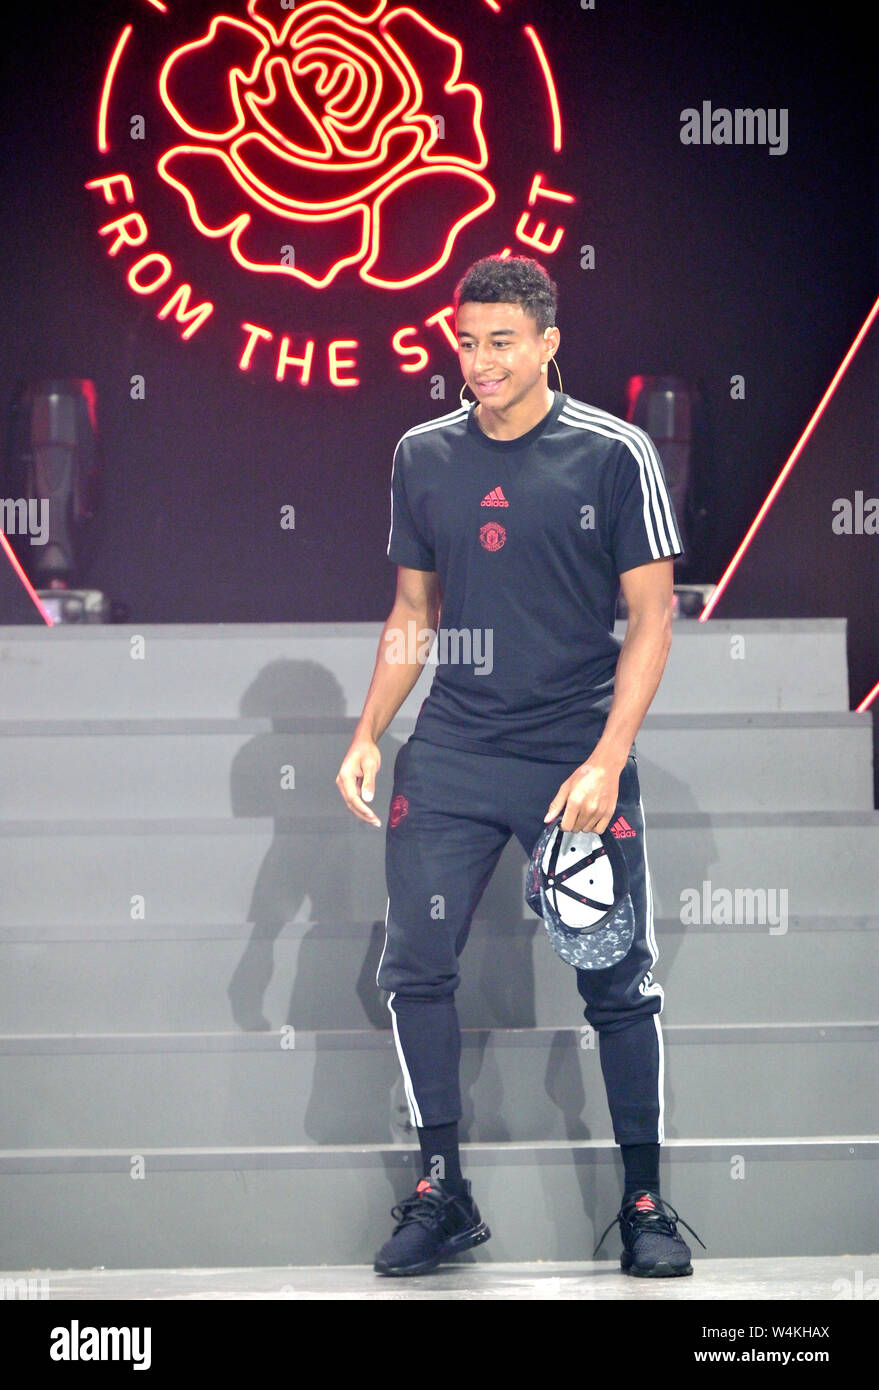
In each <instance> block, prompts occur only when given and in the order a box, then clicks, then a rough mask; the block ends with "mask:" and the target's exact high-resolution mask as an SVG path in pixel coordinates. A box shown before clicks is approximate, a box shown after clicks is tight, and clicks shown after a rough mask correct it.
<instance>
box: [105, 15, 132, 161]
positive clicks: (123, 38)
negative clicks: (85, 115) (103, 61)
mask: <svg viewBox="0 0 879 1390" xmlns="http://www.w3.org/2000/svg"><path fill="white" fill-rule="evenodd" d="M133 30H134V25H133V24H126V26H125V28H124V29H123V30H122V33H121V34H120V35H119V38H118V39H117V41H116V47H115V48H114V49H113V56H112V57H111V59H110V63H109V66H108V68H107V72H106V75H105V77H104V85H103V87H102V88H101V101H100V105H99V106H98V149H99V150H100V152H101V154H107V153H108V152H109V149H110V146H109V145H108V143H107V107H108V106H109V103H110V88H111V87H112V85H113V78H114V77H115V76H116V69H117V68H118V66H119V59H120V58H121V57H122V50H123V48H124V47H125V45H126V44H127V42H128V40H129V38H130V37H131V34H132V32H133Z"/></svg>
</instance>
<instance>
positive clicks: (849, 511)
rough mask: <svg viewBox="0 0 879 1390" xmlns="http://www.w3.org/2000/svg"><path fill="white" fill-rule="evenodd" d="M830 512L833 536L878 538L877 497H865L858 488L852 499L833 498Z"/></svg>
mask: <svg viewBox="0 0 879 1390" xmlns="http://www.w3.org/2000/svg"><path fill="white" fill-rule="evenodd" d="M832 511H833V520H832V522H831V523H830V529H831V531H832V532H833V534H834V535H835V536H879V497H865V495H864V493H863V492H862V491H861V489H860V488H858V489H857V491H856V492H855V495H854V497H853V498H852V497H835V498H834V499H833V507H832Z"/></svg>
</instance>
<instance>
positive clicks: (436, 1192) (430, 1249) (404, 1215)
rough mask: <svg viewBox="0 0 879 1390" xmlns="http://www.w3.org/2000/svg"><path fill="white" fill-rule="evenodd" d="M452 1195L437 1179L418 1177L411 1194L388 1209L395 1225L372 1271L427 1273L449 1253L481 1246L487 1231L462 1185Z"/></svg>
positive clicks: (455, 1253)
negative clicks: (459, 1192)
mask: <svg viewBox="0 0 879 1390" xmlns="http://www.w3.org/2000/svg"><path fill="white" fill-rule="evenodd" d="M465 1186H466V1188H467V1192H466V1195H465V1196H463V1197H456V1196H455V1194H454V1193H452V1192H447V1191H445V1189H444V1188H443V1185H442V1183H441V1182H438V1181H435V1180H434V1179H432V1178H422V1179H421V1182H420V1183H419V1184H418V1186H417V1187H416V1189H415V1191H414V1193H413V1194H412V1196H411V1197H407V1198H406V1200H405V1202H401V1203H400V1204H399V1206H396V1207H394V1208H393V1210H392V1211H391V1216H393V1217H395V1218H396V1221H397V1225H396V1226H395V1227H394V1234H393V1235H392V1236H391V1239H390V1240H389V1241H386V1242H385V1244H384V1245H383V1246H382V1248H381V1250H380V1251H379V1252H378V1254H377V1255H376V1257H375V1264H374V1266H373V1268H374V1269H375V1272H376V1274H397V1275H400V1274H428V1273H429V1272H430V1270H432V1269H436V1267H437V1265H438V1264H439V1263H440V1261H441V1260H444V1259H446V1258H447V1257H448V1256H449V1255H459V1254H460V1253H461V1251H462V1250H469V1249H470V1247H471V1245H482V1243H483V1241H486V1240H488V1239H489V1238H490V1236H491V1231H490V1230H489V1229H488V1227H487V1226H486V1224H485V1222H484V1221H483V1220H482V1217H481V1216H480V1215H479V1208H478V1207H477V1205H476V1203H475V1202H474V1200H473V1198H472V1197H471V1195H470V1184H469V1182H468V1183H466V1184H465Z"/></svg>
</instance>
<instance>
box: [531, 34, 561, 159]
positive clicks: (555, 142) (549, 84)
mask: <svg viewBox="0 0 879 1390" xmlns="http://www.w3.org/2000/svg"><path fill="white" fill-rule="evenodd" d="M525 33H526V34H527V35H528V37H529V39H530V40H531V42H532V44H533V45H534V51H535V53H536V54H537V60H538V62H539V63H540V66H541V68H542V69H543V76H544V80H545V81H546V89H547V92H548V93H549V105H550V109H551V111H552V147H553V149H554V150H555V151H556V153H558V151H559V150H560V149H561V147H562V113H561V109H560V107H559V98H558V92H557V91H556V87H555V80H554V78H553V75H552V73H551V72H550V68H549V63H548V62H547V59H546V54H545V53H544V51H543V44H542V43H541V42H540V39H539V38H538V37H537V34H536V32H535V29H534V25H533V24H526V25H525Z"/></svg>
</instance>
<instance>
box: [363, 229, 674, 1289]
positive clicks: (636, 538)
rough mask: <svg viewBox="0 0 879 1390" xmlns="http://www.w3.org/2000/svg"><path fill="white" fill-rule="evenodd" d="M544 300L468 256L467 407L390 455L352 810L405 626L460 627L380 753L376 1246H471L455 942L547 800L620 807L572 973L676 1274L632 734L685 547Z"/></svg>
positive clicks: (393, 692)
mask: <svg viewBox="0 0 879 1390" xmlns="http://www.w3.org/2000/svg"><path fill="white" fill-rule="evenodd" d="M556 299H557V295H556V287H555V285H554V284H553V282H552V281H551V280H550V278H549V276H548V275H547V274H546V272H545V271H544V270H543V268H542V267H541V266H539V265H538V264H537V263H536V262H535V261H533V260H530V259H529V258H527V257H519V256H511V257H509V258H506V259H504V258H501V257H487V258H485V259H484V260H481V261H477V262H476V264H475V265H473V266H471V268H470V269H469V270H468V272H467V273H466V274H465V276H464V277H463V280H462V281H461V282H460V284H459V285H458V287H457V290H456V292H455V311H456V319H455V322H456V333H457V340H458V354H459V360H460V364H461V370H462V373H463V376H464V381H465V383H466V385H467V386H468V387H469V388H470V390H471V391H472V393H473V395H474V397H475V404H473V403H472V402H466V403H464V402H462V406H461V408H460V409H458V410H454V411H452V412H451V413H450V414H447V415H444V416H442V417H440V418H439V419H435V420H428V421H426V422H424V423H423V424H420V425H416V426H415V427H414V428H412V429H410V430H409V431H407V433H406V434H404V435H403V437H402V439H401V440H400V442H399V444H398V445H397V448H396V451H395V454H394V463H393V468H392V481H391V527H390V536H389V542H388V556H389V558H390V559H391V560H392V561H394V562H395V563H396V564H397V566H398V569H397V590H396V597H395V600H394V605H393V607H392V609H391V612H390V614H389V616H388V619H387V622H386V624H385V628H384V631H383V633H382V638H381V641H380V644H379V653H378V657H377V660H376V665H375V671H374V674H373V678H372V682H371V684H370V687H369V691H368V693H367V696H366V701H365V704H364V709H363V713H362V716H361V718H360V720H359V722H358V725H357V729H356V731H355V734H354V738H353V741H352V743H351V746H350V748H349V750H348V753H347V754H346V756H345V759H344V761H343V763H342V766H341V768H340V770H339V773H338V776H337V778H336V782H337V784H338V786H339V789H340V791H341V794H342V796H343V798H344V800H345V802H346V804H347V805H348V807H349V808H350V810H351V811H352V812H353V813H354V814H355V815H357V816H359V817H360V818H361V819H362V820H365V821H366V822H367V823H368V824H370V825H375V826H379V825H380V821H379V819H378V817H377V816H376V815H375V813H374V812H373V811H372V810H371V809H370V807H369V805H368V803H369V802H370V801H371V800H372V799H373V796H374V792H375V783H376V777H377V774H378V771H379V767H380V764H381V756H380V753H379V749H378V740H379V739H380V738H381V735H382V734H383V732H384V731H385V729H387V727H388V725H389V724H390V723H391V720H392V719H393V717H394V715H395V714H396V712H397V710H398V709H399V708H400V705H401V704H402V703H403V701H404V700H405V698H406V696H407V695H408V693H409V691H410V690H411V689H412V687H413V685H414V684H415V681H416V680H417V679H418V676H419V674H420V672H421V665H422V664H423V662H424V660H425V656H426V650H425V648H426V643H425V642H423V641H420V642H418V643H417V644H416V643H413V642H411V641H410V642H408V643H405V644H401V641H400V640H399V639H400V637H401V634H413V633H415V634H423V633H424V632H425V630H430V631H436V625H437V618H438V616H439V612H440V606H442V616H443V628H442V629H441V630H440V632H439V638H442V637H443V635H444V634H454V636H455V645H454V647H453V645H452V643H451V642H446V643H445V644H444V645H445V647H446V653H445V659H443V650H442V645H440V646H439V651H438V656H439V658H440V659H439V662H438V665H437V668H436V674H435V676H434V681H433V684H432V687H431V690H430V693H429V695H428V697H427V699H426V700H425V701H424V703H423V705H422V707H421V710H420V713H419V716H418V719H417V721H416V726H415V730H414V732H413V734H412V736H411V738H410V739H409V740H408V741H407V743H406V744H404V745H403V746H402V747H401V748H400V749H399V751H398V754H397V758H396V762H395V766H394V784H393V797H392V801H391V809H390V816H389V826H388V830H387V835H386V873H387V882H388V911H387V918H386V941H385V949H384V953H383V956H382V960H381V964H380V966H379V971H378V984H379V985H380V986H381V987H382V988H383V989H385V990H387V991H388V992H389V1000H388V1004H389V1008H390V1013H391V1020H392V1025H393V1030H394V1037H395V1041H396V1045H397V1051H398V1056H399V1060H400V1064H401V1068H402V1072H403V1079H404V1084H405V1089H406V1095H407V1099H408V1103H409V1109H410V1113H411V1116H412V1122H413V1124H414V1125H415V1127H416V1129H417V1132H418V1139H419V1144H420V1146H421V1153H422V1161H423V1165H424V1166H423V1174H424V1176H423V1178H422V1180H421V1181H420V1182H419V1183H418V1186H417V1188H416V1191H415V1193H414V1194H413V1196H412V1197H410V1198H408V1199H407V1200H406V1201H405V1202H403V1203H402V1204H401V1205H400V1206H398V1207H395V1208H394V1213H393V1215H394V1216H396V1217H397V1218H398V1221H397V1225H396V1228H395V1230H394V1233H393V1236H392V1238H391V1239H390V1240H389V1241H388V1242H387V1243H386V1244H385V1245H384V1246H383V1248H382V1250H381V1251H380V1252H379V1254H378V1256H377V1258H376V1262H375V1268H376V1270H377V1272H379V1273H381V1274H388V1275H408V1274H422V1273H425V1272H427V1271H428V1270H430V1269H434V1268H435V1267H436V1266H437V1264H438V1263H439V1262H440V1261H441V1260H442V1259H444V1258H446V1257H447V1256H449V1255H451V1254H455V1253H457V1252H459V1251H461V1250H465V1249H467V1248H469V1247H470V1246H473V1245H477V1244H479V1243H481V1242H482V1241H484V1240H487V1239H488V1238H489V1235H490V1232H489V1231H488V1228H487V1227H486V1225H485V1223H484V1222H483V1221H482V1218H481V1216H480V1213H479V1210H478V1208H477V1206H476V1204H475V1202H474V1200H473V1198H472V1195H471V1191H470V1184H469V1182H468V1181H467V1180H466V1179H465V1178H464V1176H463V1174H462V1172H461V1161H460V1151H459V1146H458V1121H459V1119H460V1116H461V1096H460V1085H459V1075H458V1072H459V1060H460V1032H459V1027H458V1019H457V1014H456V1010H455V1000H454V995H455V989H456V988H457V985H458V982H459V975H458V956H459V955H460V953H461V951H462V949H463V946H464V944H465V942H466V939H467V934H468V932H469V928H470V923H471V919H472V917H473V913H474V911H475V909H476V906H477V904H478V902H479V899H480V897H481V895H482V892H483V890H484V888H485V886H486V883H487V882H488V880H489V878H490V876H491V874H492V871H493V870H494V867H495V865H496V864H497V861H498V858H499V857H500V854H501V851H502V850H503V848H504V846H505V844H506V843H507V842H508V840H509V839H510V836H511V835H512V834H515V835H516V837H517V838H518V840H519V842H520V843H521V845H522V847H523V849H524V850H525V851H526V853H527V854H528V855H530V854H531V852H532V848H533V846H534V845H535V843H536V841H537V839H538V837H539V835H540V833H541V831H542V829H543V827H544V823H545V822H547V821H549V820H552V819H553V818H555V817H556V816H557V815H558V814H559V813H562V812H563V817H562V821H561V826H562V829H563V830H574V831H583V830H593V831H596V832H598V833H599V834H601V833H602V832H603V831H605V830H606V829H607V827H608V826H610V825H614V826H615V825H616V824H617V823H618V822H619V823H620V825H621V827H622V828H623V833H624V835H625V838H622V839H620V841H619V843H620V847H621V849H622V850H623V852H624V854H625V856H626V862H627V867H628V873H629V880H630V892H631V896H632V903H633V908H634V912H635V920H636V933H635V939H634V942H633V945H632V947H631V949H630V951H629V952H628V954H627V956H626V957H625V959H624V960H622V961H619V962H618V963H617V964H616V965H613V966H610V967H608V968H607V969H603V970H577V972H576V979H577V987H578V989H579V992H580V995H581V997H582V998H583V1000H584V1002H585V1011H584V1012H585V1017H586V1019H587V1020H588V1022H589V1023H590V1024H591V1025H592V1027H594V1028H595V1029H596V1031H597V1033H598V1037H599V1050H600V1059H601V1067H602V1073H603V1076H604V1081H605V1086H606V1090H607V1098H608V1105H609V1109H610V1113H611V1117H612V1120H613V1127H614V1138H615V1140H616V1142H617V1143H618V1144H620V1145H621V1148H622V1157H623V1164H624V1170H625V1191H624V1194H623V1201H622V1206H621V1208H620V1211H619V1213H618V1216H617V1218H616V1219H617V1220H618V1221H619V1223H620V1229H621V1233H622V1237H623V1244H624V1250H623V1255H622V1266H623V1269H626V1270H629V1271H630V1272H632V1273H633V1274H641V1275H648V1276H660V1277H661V1276H666V1275H677V1274H689V1273H691V1272H692V1266H691V1264H690V1251H689V1249H688V1247H687V1245H686V1244H685V1243H684V1241H683V1240H682V1239H681V1237H680V1236H679V1235H678V1233H677V1227H676V1225H675V1220H676V1219H677V1220H679V1219H680V1218H678V1217H677V1213H675V1212H674V1211H673V1209H672V1208H670V1207H668V1205H667V1204H666V1203H664V1202H663V1201H662V1199H661V1197H660V1195H659V1151H660V1144H661V1141H662V1138H663V1131H662V1067H663V1051H662V1034H661V1030H660V1026H659V1013H660V1010H661V1008H662V1002H663V994H662V990H661V988H660V986H659V985H658V984H656V983H655V982H654V981H653V977H652V974H651V970H652V967H653V965H654V964H655V962H656V947H655V941H654V935H653V910H652V899H651V893H650V878H649V873H648V869H647V862H646V857H645V852H644V822H643V815H642V809H641V803H640V791H639V786H638V773H637V767H636V763H635V758H634V755H633V752H632V745H633V741H634V738H635V735H636V733H637V731H638V729H639V728H640V725H641V722H642V720H643V718H644V715H645V714H646V712H647V709H648V707H649V705H650V702H651V700H652V699H653V696H654V694H655V692H656V689H657V686H658V685H659V681H660V677H661V675H662V672H663V668H664V666H665V661H666V657H667V655H668V650H669V646H670V643H671V630H672V602H673V584H672V567H673V560H674V557H675V556H676V555H679V554H680V553H681V546H680V542H679V538H678V531H677V527H676V524H675V518H674V514H673V510H672V506H671V502H670V500H669V497H668V493H667V491H666V486H665V480H664V477H663V473H662V468H661V465H660V462H659V459H658V456H657V454H656V451H655V449H654V448H653V446H652V444H651V442H650V440H649V438H648V437H647V435H646V434H644V433H643V432H642V431H641V430H639V429H637V428H636V427H634V426H632V425H628V424H626V423H625V422H623V421H621V420H618V419H616V418H615V417H614V416H612V415H609V414H607V413H606V412H604V411H601V410H597V409H595V408H593V407H591V406H588V405H586V404H584V403H583V402H580V401H575V400H572V399H571V398H570V397H568V396H567V395H565V394H564V393H563V392H561V391H557V392H554V391H552V390H551V389H550V387H549V385H548V380H547V377H548V370H547V369H548V364H549V362H550V361H551V359H552V357H553V355H554V354H555V352H556V351H557V349H558V346H559V340H560V335H559V330H558V328H557V327H556V322H555V320H556ZM462 394H463V389H462ZM620 586H622V590H623V594H624V596H625V599H626V603H627V605H628V611H629V620H628V630H627V634H626V638H625V641H624V643H623V644H622V648H620V644H619V643H618V642H617V641H616V639H615V638H614V637H613V624H614V616H615V610H616V601H617V597H618V593H619V588H620ZM462 643H463V657H464V659H463V660H461V659H459V658H460V657H461V656H462ZM468 643H469V658H470V659H467V658H468V652H467V650H466V648H467V646H468ZM404 648H405V650H404ZM489 653H490V660H489V659H486V658H487V657H488V655H489ZM620 817H622V820H621V821H620ZM437 904H441V911H440V912H439V913H438V911H437ZM437 1174H440V1175H441V1176H440V1177H437V1176H436V1175H437Z"/></svg>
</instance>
